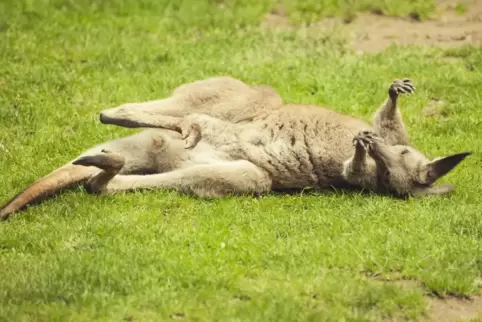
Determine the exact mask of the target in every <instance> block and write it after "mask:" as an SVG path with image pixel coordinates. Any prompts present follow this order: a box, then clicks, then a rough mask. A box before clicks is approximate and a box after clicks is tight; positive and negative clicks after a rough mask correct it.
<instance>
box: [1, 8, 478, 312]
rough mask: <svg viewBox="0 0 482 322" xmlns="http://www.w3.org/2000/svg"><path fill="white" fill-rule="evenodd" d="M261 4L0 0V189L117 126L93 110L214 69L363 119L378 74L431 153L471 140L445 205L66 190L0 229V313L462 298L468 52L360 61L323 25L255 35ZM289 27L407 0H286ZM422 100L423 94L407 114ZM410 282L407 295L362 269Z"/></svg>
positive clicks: (293, 307)
mask: <svg viewBox="0 0 482 322" xmlns="http://www.w3.org/2000/svg"><path fill="white" fill-rule="evenodd" d="M277 5H278V4H276V3H273V1H269V0H243V1H223V0H213V1H202V0H184V1H172V2H170V1H155V0H149V1H148V0H139V1H135V0H124V1H121V0H118V1H113V0H109V1H99V0H79V1H74V0H38V1H30V0H17V1H14V0H10V1H9V0H0V169H2V171H1V173H0V182H1V183H2V184H1V185H0V197H1V201H2V202H4V201H6V200H8V199H9V198H11V197H12V196H13V195H14V194H15V193H17V192H19V191H20V190H21V189H22V188H24V187H26V186H27V185H28V184H30V183H32V182H33V181H34V180H36V179H37V178H39V177H40V176H43V175H45V174H47V173H48V172H50V171H51V170H53V169H55V168H56V167H58V166H60V165H62V164H64V163H65V162H68V161H69V160H71V159H73V158H74V157H75V156H76V155H78V154H79V153H80V152H82V151H83V150H85V149H87V148H89V147H91V146H92V145H94V144H97V143H100V142H103V141H107V140H110V139H113V138H117V137H121V136H123V135H126V134H129V133H133V132H135V131H134V130H129V129H122V128H119V127H114V126H107V125H102V124H100V122H99V121H98V114H99V112H100V111H101V110H103V109H106V108H110V107H115V106H117V105H119V104H122V103H126V102H134V101H146V100H151V99H159V98H162V97H165V96H168V95H169V94H170V92H171V91H172V89H173V88H175V87H176V86H178V85H180V84H182V83H185V82H191V81H194V80H198V79H202V78H206V77H209V76H215V75H231V76H233V77H236V78H239V79H242V80H243V81H245V82H248V83H258V84H259V83H263V84H269V85H271V86H273V87H274V88H275V89H276V90H278V92H279V93H280V94H281V96H282V97H283V98H284V99H285V100H286V101H288V102H299V103H314V104H319V105H325V106H331V107H332V108H334V109H336V110H338V111H342V112H344V113H348V114H352V115H356V116H359V117H361V118H364V119H367V120H369V119H370V117H371V115H372V113H373V112H374V111H375V110H376V108H377V107H378V106H379V105H380V104H381V103H382V101H383V100H384V99H385V97H386V94H387V88H388V86H389V84H390V82H391V81H392V80H393V79H395V78H399V77H409V78H411V79H412V81H413V82H414V84H415V86H416V87H417V92H416V94H415V95H410V96H407V97H403V98H402V100H401V109H402V111H403V114H404V117H405V120H406V124H407V128H408V130H409V132H410V135H411V138H412V141H413V143H414V145H415V146H416V147H417V148H418V149H420V150H421V151H423V152H424V153H426V154H427V155H428V156H430V157H436V156H442V155H447V154H450V153H456V152H464V151H472V152H473V155H472V156H470V157H468V158H467V159H466V160H465V161H464V162H463V163H462V164H461V165H460V166H458V167H457V168H456V169H455V170H454V171H452V172H451V173H450V174H449V175H447V176H446V177H444V178H443V179H442V180H441V182H447V183H452V184H454V185H455V186H456V191H455V193H454V194H453V195H451V196H448V197H437V198H425V199H417V200H405V201H404V200H396V199H393V198H389V197H382V196H377V195H371V194H368V195H367V194H360V193H357V192H345V191H328V192H326V193H309V191H308V192H304V193H302V194H294V195H275V194H273V195H268V196H263V197H262V198H257V199H256V198H249V197H229V198H222V199H217V200H200V199H195V198H190V197H188V196H184V195H181V194H178V193H176V192H172V191H150V192H146V191H143V192H131V193H123V194H119V195H116V196H102V197H100V196H92V195H89V194H87V193H86V192H85V191H84V189H83V188H78V189H74V190H72V191H68V192H66V193H63V194H61V195H60V196H59V197H56V198H53V199H50V200H47V201H45V202H43V203H42V204H40V205H38V206H32V207H30V208H28V210H27V211H26V212H23V213H21V214H18V215H15V216H12V217H11V218H10V219H9V220H8V221H6V222H1V223H0V271H1V272H2V278H1V279H0V320H4V321H34V320H35V321H122V320H126V321H161V320H169V319H178V320H185V321H195V320H196V321H295V320H296V321H298V320H301V321H304V320H309V321H379V320H383V319H384V320H404V319H408V320H418V319H425V318H427V316H428V314H429V313H428V308H427V303H428V301H429V299H430V297H433V298H436V297H447V296H457V297H460V298H464V297H474V296H477V294H479V293H480V292H481V289H480V288H479V287H478V286H477V283H476V281H477V280H479V279H480V278H481V276H482V214H481V213H482V203H481V196H482V184H481V183H482V177H481V166H482V124H481V122H482V105H481V99H482V97H481V95H482V81H481V80H482V49H481V47H480V46H479V47H476V46H464V47H458V48H451V49H442V48H430V47H425V46H391V47H389V48H387V49H385V50H383V51H381V52H378V53H373V54H365V55H359V54H357V53H356V51H355V50H353V49H352V48H351V47H350V46H349V45H348V44H347V42H346V40H345V39H344V38H343V36H342V35H341V34H337V33H333V32H331V31H328V30H324V29H322V28H318V29H303V30H304V31H303V30H302V31H300V32H298V31H293V30H276V31H274V30H270V29H267V28H262V27H260V22H261V20H262V19H263V16H264V14H265V13H267V12H268V11H269V10H270V9H272V8H274V7H276V6H277ZM284 8H285V9H284V10H286V15H287V17H288V19H290V21H292V22H293V23H295V24H303V23H306V22H310V21H314V20H316V19H320V18H322V17H325V16H332V15H336V16H344V15H351V14H354V13H356V12H357V11H360V10H374V9H380V10H382V11H383V12H385V13H386V14H387V15H393V16H397V15H401V16H405V15H407V14H409V13H411V12H418V13H419V16H420V17H422V19H425V17H428V16H429V14H430V13H431V12H432V10H433V8H434V4H433V3H432V2H430V1H425V0H412V1H406V2H403V3H401V2H400V1H396V0H384V1H382V0H380V1H366V0H363V1H333V0H323V1H314V0H309V1H305V2H304V3H303V4H302V5H301V4H300V2H296V1H294V0H286V1H285V4H284ZM434 98H436V99H438V100H439V101H438V102H441V104H438V105H436V109H437V112H436V113H435V114H434V113H432V115H428V114H427V113H423V111H424V109H425V108H426V106H428V105H430V104H433V102H434ZM386 279H390V280H402V279H409V280H413V281H414V282H416V283H418V285H419V286H418V287H414V288H411V287H401V286H400V283H389V282H388V283H382V282H380V281H381V280H386Z"/></svg>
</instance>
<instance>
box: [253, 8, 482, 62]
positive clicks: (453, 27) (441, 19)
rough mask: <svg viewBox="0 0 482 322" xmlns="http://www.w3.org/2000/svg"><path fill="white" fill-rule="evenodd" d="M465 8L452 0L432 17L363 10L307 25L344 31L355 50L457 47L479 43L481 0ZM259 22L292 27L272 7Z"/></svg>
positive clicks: (480, 35) (279, 27)
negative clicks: (394, 46) (350, 17)
mask: <svg viewBox="0 0 482 322" xmlns="http://www.w3.org/2000/svg"><path fill="white" fill-rule="evenodd" d="M465 6H466V10H465V12H464V13H463V14H461V13H460V12H457V11H460V10H457V5H456V3H452V2H448V1H443V2H440V3H439V5H438V7H437V10H436V12H435V18H434V19H432V20H428V21H418V17H416V16H412V17H407V18H394V17H387V16H383V15H381V14H375V13H364V14H360V15H358V16H357V17H356V18H354V19H353V20H351V21H350V22H348V21H347V20H346V19H345V20H343V19H341V18H330V19H325V20H323V21H320V22H318V23H315V24H312V25H310V26H308V27H306V28H307V29H314V30H320V29H323V30H328V31H330V30H332V29H337V30H338V31H341V32H343V33H345V34H346V36H347V37H348V39H349V42H350V44H351V45H352V46H353V47H354V48H355V50H357V51H359V52H360V53H363V52H378V51H380V50H383V49H384V48H386V47H388V46H390V45H391V44H398V45H409V44H418V45H434V46H441V47H457V46H461V45H466V44H476V45H480V44H482V1H479V0H472V1H466V2H465ZM262 25H263V26H264V27H267V28H270V29H291V30H294V29H296V28H295V27H294V26H293V25H291V24H290V23H289V22H288V19H287V17H286V14H285V12H283V10H279V9H278V10H273V11H272V12H270V13H269V14H268V15H267V16H266V17H265V19H264V21H263V23H262Z"/></svg>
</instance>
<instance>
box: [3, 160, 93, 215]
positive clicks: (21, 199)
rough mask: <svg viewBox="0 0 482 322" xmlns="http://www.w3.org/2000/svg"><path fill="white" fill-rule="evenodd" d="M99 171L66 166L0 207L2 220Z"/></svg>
mask: <svg viewBox="0 0 482 322" xmlns="http://www.w3.org/2000/svg"><path fill="white" fill-rule="evenodd" d="M98 171H99V169H97V168H95V167H84V166H80V165H74V164H66V165H64V166H62V167H60V168H58V169H57V170H55V171H53V172H51V173H49V174H48V175H46V176H45V177H42V178H40V179H39V180H37V181H36V182H34V183H33V184H31V185H30V186H29V187H27V188H26V189H25V190H23V191H22V192H20V193H19V194H17V195H16V196H15V197H13V198H12V199H10V200H9V201H8V202H7V203H5V204H4V205H3V206H2V207H0V219H1V220H5V219H7V218H8V217H9V216H10V214H12V213H14V212H17V211H19V210H22V209H24V208H25V207H26V206H27V205H28V204H30V203H34V202H38V201H40V200H42V199H44V198H47V197H50V196H52V195H54V194H55V193H57V192H59V191H60V190H62V189H66V188H70V187H72V186H74V185H76V184H80V183H83V182H85V181H86V180H87V179H89V178H90V177H91V176H92V175H94V174H95V173H97V172H98Z"/></svg>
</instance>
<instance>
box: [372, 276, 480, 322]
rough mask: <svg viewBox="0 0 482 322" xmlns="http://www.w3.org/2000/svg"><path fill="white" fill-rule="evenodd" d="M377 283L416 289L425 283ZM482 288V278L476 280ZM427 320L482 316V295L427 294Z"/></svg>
mask: <svg viewBox="0 0 482 322" xmlns="http://www.w3.org/2000/svg"><path fill="white" fill-rule="evenodd" d="M373 281H374V282H377V283H393V284H395V285H397V286H398V287H400V288H407V289H416V288H423V285H422V284H421V283H420V282H418V281H416V280H376V279H375V280H373ZM475 283H477V285H478V286H479V287H480V288H482V278H481V279H479V280H477V281H475ZM425 298H426V301H427V320H428V321H434V322H456V321H470V320H473V319H476V318H482V295H476V296H472V297H470V298H461V297H455V296H446V297H444V298H440V297H436V296H432V295H426V297H425Z"/></svg>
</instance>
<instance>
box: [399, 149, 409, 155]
mask: <svg viewBox="0 0 482 322" xmlns="http://www.w3.org/2000/svg"><path fill="white" fill-rule="evenodd" d="M409 152H410V150H409V149H405V150H402V152H400V154H407V153H409Z"/></svg>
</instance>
